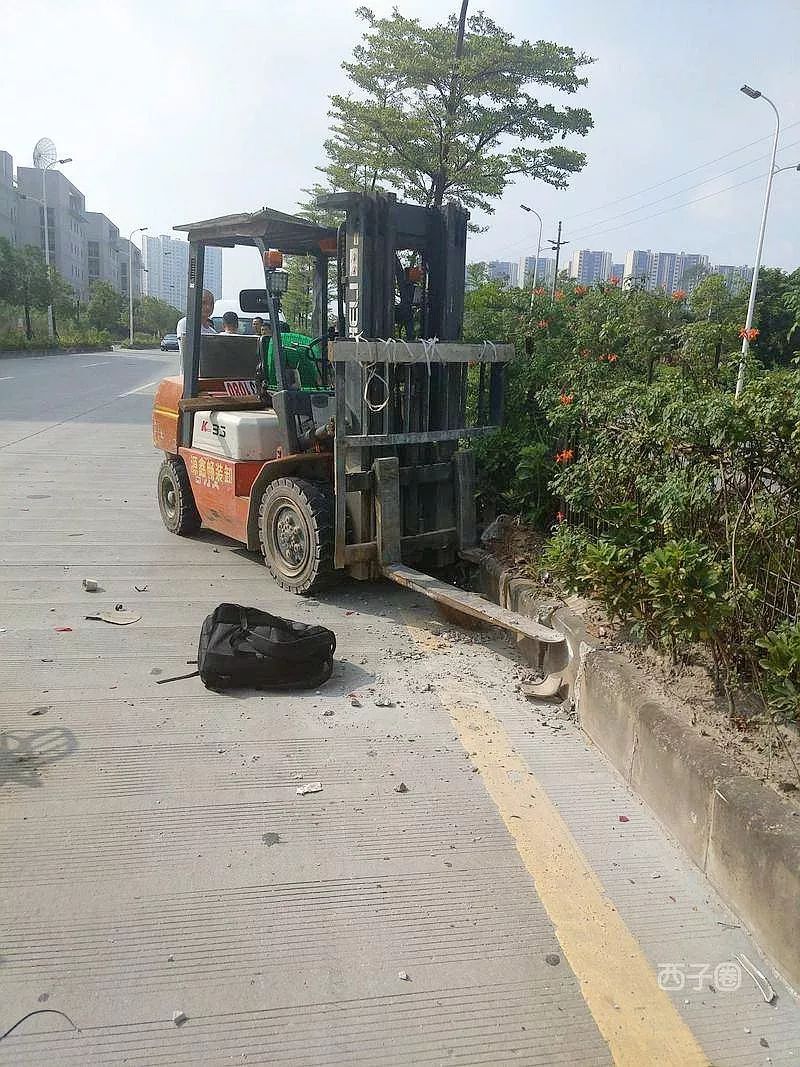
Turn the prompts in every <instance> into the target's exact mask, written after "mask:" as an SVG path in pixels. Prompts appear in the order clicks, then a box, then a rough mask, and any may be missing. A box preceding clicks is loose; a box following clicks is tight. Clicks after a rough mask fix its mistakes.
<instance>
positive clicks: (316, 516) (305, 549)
mask: <svg viewBox="0 0 800 1067" xmlns="http://www.w3.org/2000/svg"><path fill="white" fill-rule="evenodd" d="M258 527H259V536H260V539H261V551H262V552H263V553H264V562H265V563H266V565H267V567H269V570H270V572H271V574H272V577H273V578H274V579H275V581H276V582H277V583H278V585H280V586H282V587H283V588H284V589H288V590H289V592H290V593H296V594H298V595H299V596H308V595H309V594H311V593H314V592H317V590H319V589H321V588H323V587H324V586H325V585H327V584H329V583H330V580H331V578H332V575H333V493H332V492H331V489H330V487H329V486H328V485H325V484H324V483H322V482H309V481H306V480H305V479H303V478H276V479H275V481H274V482H270V484H269V485H268V486H267V488H266V489H265V490H264V495H263V497H262V498H261V506H260V508H259V511H258Z"/></svg>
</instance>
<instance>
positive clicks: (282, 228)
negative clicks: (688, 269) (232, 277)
mask: <svg viewBox="0 0 800 1067" xmlns="http://www.w3.org/2000/svg"><path fill="white" fill-rule="evenodd" d="M174 229H176V230H181V231H183V232H184V233H188V235H189V240H190V241H204V242H206V243H207V244H210V245H217V246H221V247H223V248H232V247H233V246H234V245H252V244H254V243H255V241H256V239H258V238H260V239H261V240H262V241H263V242H264V244H265V245H266V246H267V248H277V249H280V251H281V252H286V253H287V255H302V254H304V253H306V252H320V251H325V252H327V253H328V254H330V253H331V252H332V251H334V250H335V247H336V246H335V241H336V230H335V229H334V228H333V227H331V226H318V225H317V224H316V223H314V222H309V221H308V220H307V219H301V218H299V217H298V216H297V215H286V214H284V212H283V211H275V209H274V208H271V207H264V208H262V209H261V210H260V211H243V212H240V213H239V214H238V215H223V216H222V217H221V218H218V219H204V220H203V221H201V222H187V223H185V224H184V225H183V226H175V227H174ZM320 242H325V244H323V245H321V244H320ZM326 246H327V247H326Z"/></svg>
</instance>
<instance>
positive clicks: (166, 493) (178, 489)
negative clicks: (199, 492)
mask: <svg viewBox="0 0 800 1067" xmlns="http://www.w3.org/2000/svg"><path fill="white" fill-rule="evenodd" d="M158 507H159V509H160V511H161V518H162V519H163V520H164V525H165V526H166V528H167V529H168V530H169V532H170V533H174V534H179V535H180V536H182V537H185V536H187V535H188V534H193V533H197V531H198V530H199V529H200V523H201V519H200V513H199V512H198V510H197V505H196V504H195V502H194V495H193V493H192V486H191V482H190V481H189V475H188V474H187V473H186V467H185V466H184V464H183V460H181V459H165V460H164V462H163V463H162V464H161V466H160V467H159V470H158Z"/></svg>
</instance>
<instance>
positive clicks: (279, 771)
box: [0, 352, 800, 1067]
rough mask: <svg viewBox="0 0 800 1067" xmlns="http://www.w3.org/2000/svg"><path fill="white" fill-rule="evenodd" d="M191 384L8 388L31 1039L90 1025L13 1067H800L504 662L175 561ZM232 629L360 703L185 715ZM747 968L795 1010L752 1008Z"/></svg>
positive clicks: (135, 356) (579, 749)
mask: <svg viewBox="0 0 800 1067" xmlns="http://www.w3.org/2000/svg"><path fill="white" fill-rule="evenodd" d="M174 365H175V357H174V356H172V355H167V356H164V355H162V354H160V353H158V352H141V353H132V354H124V353H118V354H116V353H115V354H99V355H91V356H53V357H47V358H41V359H32V358H21V359H6V360H0V564H2V569H1V570H0V605H1V606H0V652H2V656H0V682H1V683H2V684H1V687H0V694H1V695H0V706H2V714H1V715H0V804H2V812H3V818H2V822H1V823H0V1033H3V1031H5V1030H6V1029H7V1028H8V1027H11V1026H12V1025H13V1024H14V1023H15V1022H16V1021H17V1020H19V1019H21V1018H22V1017H23V1016H25V1015H26V1014H27V1013H29V1012H32V1011H42V1010H45V1009H47V1010H48V1012H49V1011H50V1010H55V1011H57V1012H64V1013H66V1015H67V1016H68V1017H69V1019H66V1018H64V1017H63V1016H62V1015H59V1014H52V1013H48V1014H37V1015H35V1016H33V1017H31V1018H28V1019H26V1020H25V1021H24V1022H23V1023H22V1024H21V1025H20V1026H19V1027H17V1028H16V1029H15V1030H14V1031H13V1033H11V1034H10V1035H9V1036H7V1037H5V1038H4V1039H2V1040H0V1064H14V1065H18V1064H48V1065H49V1064H53V1063H58V1064H61V1065H64V1067H67V1065H70V1064H74V1065H84V1064H111V1063H113V1064H116V1063H136V1064H170V1065H173V1064H187V1065H195V1064H234V1063H235V1064H239V1063H248V1064H254V1063H270V1064H277V1063H280V1064H296V1065H301V1064H302V1065H307V1064H315V1065H316V1064H320V1065H321V1064H326V1065H328V1064H342V1065H344V1064H355V1063H359V1064H403V1065H405V1067H408V1065H410V1064H423V1063H425V1064H507V1063H520V1064H537V1065H539V1064H541V1065H550V1064H592V1065H593V1064H605V1063H610V1062H617V1063H623V1064H631V1065H635V1067H643V1065H647V1064H659V1065H661V1064H675V1065H681V1067H683V1065H685V1064H695V1063H697V1064H700V1063H713V1064H715V1065H718V1067H725V1065H731V1067H734V1065H737V1067H738V1065H750V1064H761V1063H765V1064H766V1063H774V1064H778V1063H780V1064H797V1063H799V1062H800V1012H799V1011H798V1006H797V1002H796V1001H795V1000H794V999H793V997H792V995H791V994H790V993H789V991H788V990H786V988H785V987H784V986H783V984H782V983H781V982H780V980H779V979H778V978H777V977H775V976H774V975H772V972H771V970H770V968H769V965H768V963H767V962H765V961H764V960H763V958H762V957H761V956H760V955H759V953H758V950H757V948H756V947H755V946H754V945H753V944H752V943H751V942H750V940H749V938H748V936H747V934H746V933H745V931H744V930H742V929H740V928H738V926H737V925H736V923H735V920H734V919H733V918H732V916H731V915H730V913H729V912H727V911H726V909H725V908H724V907H723V906H722V905H721V904H720V902H719V901H718V899H717V898H716V896H715V894H714V893H713V892H712V891H711V890H710V888H709V887H708V885H707V884H706V883H705V881H704V880H703V878H702V877H701V876H700V874H699V873H698V872H697V871H696V870H694V868H692V867H691V865H690V864H689V863H688V862H687V861H686V860H685V859H684V858H683V856H682V854H681V853H680V852H679V851H678V850H677V849H676V848H675V847H674V846H673V845H672V844H671V843H670V841H669V840H668V839H667V838H666V837H665V836H664V834H663V832H662V831H661V829H660V828H659V826H658V824H657V823H656V822H655V821H654V820H653V819H652V817H651V816H650V815H649V813H648V811H647V810H646V809H645V808H644V806H643V805H642V804H641V803H640V802H639V801H638V800H637V799H636V797H635V796H634V795H633V794H631V792H630V791H629V790H628V789H627V787H626V786H625V785H624V783H622V781H621V780H620V779H619V778H618V777H617V776H616V775H615V773H614V772H613V771H612V770H611V769H610V768H609V767H608V765H607V764H606V763H605V761H604V760H603V758H602V757H601V756H600V755H599V754H598V753H597V752H596V751H595V750H593V749H591V748H590V747H588V746H587V745H586V744H585V742H584V740H583V739H582V737H581V735H580V732H579V731H578V730H577V729H576V727H575V726H574V724H573V722H572V721H571V720H570V717H569V715H568V713H565V712H563V711H561V710H559V709H558V708H556V707H548V706H545V707H543V708H539V709H535V708H533V707H532V706H531V705H530V704H528V703H526V702H525V701H524V700H523V699H522V698H521V697H520V696H519V694H518V692H517V689H516V686H517V685H518V683H519V682H520V681H521V680H523V679H524V677H525V675H526V668H525V667H524V665H523V664H520V663H518V662H517V661H516V660H515V654H514V650H513V649H512V648H511V647H510V646H509V644H508V643H507V642H506V640H505V639H504V638H503V637H502V636H500V635H487V634H477V635H476V634H474V633H466V632H462V631H459V630H456V629H454V628H453V626H452V625H451V624H449V623H445V622H443V621H442V620H441V619H440V618H439V617H438V616H437V615H436V612H435V610H434V609H433V608H432V606H431V605H430V604H429V603H427V602H425V601H420V600H419V599H418V598H416V597H414V596H413V595H411V594H408V593H406V592H404V591H403V590H400V589H397V588H394V587H390V586H388V585H383V584H379V585H362V584H356V583H352V582H344V583H342V585H341V586H339V587H338V588H336V589H335V590H334V591H332V592H331V593H330V594H329V595H326V597H325V598H324V600H323V601H316V600H313V599H311V600H300V599H297V598H293V597H291V596H289V595H288V594H285V593H283V592H281V591H280V590H279V589H278V588H277V587H276V586H275V585H274V584H273V583H272V582H271V580H270V578H269V576H268V574H267V572H266V570H265V569H264V567H263V565H262V564H261V562H260V560H259V559H258V558H257V557H256V556H254V555H253V554H250V553H247V552H245V551H243V550H242V549H241V548H240V547H239V546H237V545H235V544H233V543H231V542H228V541H226V540H225V539H224V538H221V537H218V536H217V535H214V534H211V533H207V532H203V533H201V534H200V535H198V536H197V537H196V538H192V539H179V538H176V537H172V536H171V535H169V534H168V533H167V532H166V531H165V530H164V528H163V526H162V524H161V521H160V518H159V513H158V507H157V504H156V500H155V472H156V469H157V465H158V461H159V457H158V455H157V454H156V453H155V452H154V451H153V449H152V446H151V441H150V427H149V417H150V405H151V402H152V392H153V386H154V383H155V381H156V380H157V379H158V378H159V377H161V376H162V374H163V373H164V372H165V371H166V370H172V368H173V367H174ZM85 577H90V578H94V579H95V580H97V581H98V582H99V584H100V586H101V589H100V591H98V592H97V593H93V594H92V593H86V592H84V591H83V589H82V587H81V581H82V579H83V578H85ZM223 600H231V601H236V602H239V603H245V604H254V605H257V606H261V607H264V608H267V609H268V610H270V611H273V612H276V613H278V614H282V615H286V616H289V617H295V618H299V619H301V620H313V621H321V622H323V623H325V624H326V625H329V626H331V628H332V629H333V630H334V631H335V632H336V634H337V638H338V649H337V667H336V673H335V675H334V678H333V679H332V681H331V682H330V683H329V684H328V685H326V686H325V687H324V688H323V689H322V690H321V691H319V692H316V693H315V692H310V693H302V694H299V693H281V694H261V693H246V694H241V693H240V694H236V695H227V696H222V695H218V694H214V693H210V692H207V691H206V690H205V689H204V688H203V687H202V685H201V684H200V682H199V681H198V680H197V679H188V680H185V681H177V682H172V683H170V684H165V685H158V684H156V683H157V680H158V679H159V678H168V677H171V676H172V675H176V674H182V673H185V672H187V671H189V670H191V669H192V668H191V666H188V665H187V661H189V660H191V659H193V658H194V657H195V655H196V644H197V636H198V633H199V629H200V625H201V622H202V620H203V618H204V616H205V615H206V614H207V612H209V611H210V610H211V609H212V608H213V607H214V606H215V605H216V604H217V603H219V602H220V601H223ZM117 603H122V604H124V605H125V606H126V607H128V608H131V609H133V610H134V611H135V612H136V613H138V614H140V615H141V620H140V621H139V622H137V623H135V624H134V625H132V626H128V627H116V626H111V625H107V624H105V623H103V622H97V621H89V620H86V618H85V615H86V614H88V613H90V611H96V610H98V609H104V608H105V609H113V607H114V605H115V604H117ZM351 694H355V695H356V696H355V698H354V697H352V696H351ZM310 781H319V782H321V783H322V787H323V788H322V792H321V793H317V794H314V795H309V796H298V795H297V792H296V790H297V788H298V786H299V785H301V784H303V783H305V782H310ZM401 783H402V784H403V785H404V786H405V789H401V788H400V786H401ZM620 816H623V818H620ZM739 951H744V952H745V953H746V954H747V955H748V956H750V958H751V959H752V960H754V961H755V962H756V963H757V964H758V966H760V967H761V968H762V970H764V971H765V972H766V973H768V974H770V975H771V977H772V978H773V983H774V984H775V986H776V988H777V989H778V991H779V998H778V1001H777V1004H776V1005H774V1006H767V1005H765V1004H764V1003H763V1000H762V999H761V997H760V994H759V993H758V991H757V989H756V988H755V986H754V985H753V984H752V982H751V981H750V979H749V978H748V977H747V975H744V976H743V978H742V981H741V984H738V985H737V987H736V988H733V989H730V990H728V989H726V988H724V985H725V983H724V981H722V980H721V979H720V975H722V974H724V973H727V974H730V967H728V965H729V964H730V961H731V960H732V958H733V954H734V953H735V952H739ZM725 967H728V970H727V971H724V970H722V971H721V970H719V968H725ZM734 984H736V983H734ZM664 986H666V988H662V987H664ZM179 1011H180V1012H184V1013H185V1014H186V1016H187V1021H186V1022H185V1023H183V1024H182V1025H175V1023H174V1022H173V1013H174V1012H179Z"/></svg>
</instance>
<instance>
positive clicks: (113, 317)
mask: <svg viewBox="0 0 800 1067" xmlns="http://www.w3.org/2000/svg"><path fill="white" fill-rule="evenodd" d="M124 308H125V298H124V297H123V296H122V294H121V293H118V292H117V290H116V289H115V288H114V287H113V285H109V283H108V282H104V281H96V282H93V283H92V287H91V292H90V295H89V303H88V305H87V308H86V318H87V319H88V320H89V323H90V324H91V325H92V326H94V327H95V329H97V330H114V331H118V328H119V320H120V316H121V315H122V313H123V310H124Z"/></svg>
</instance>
